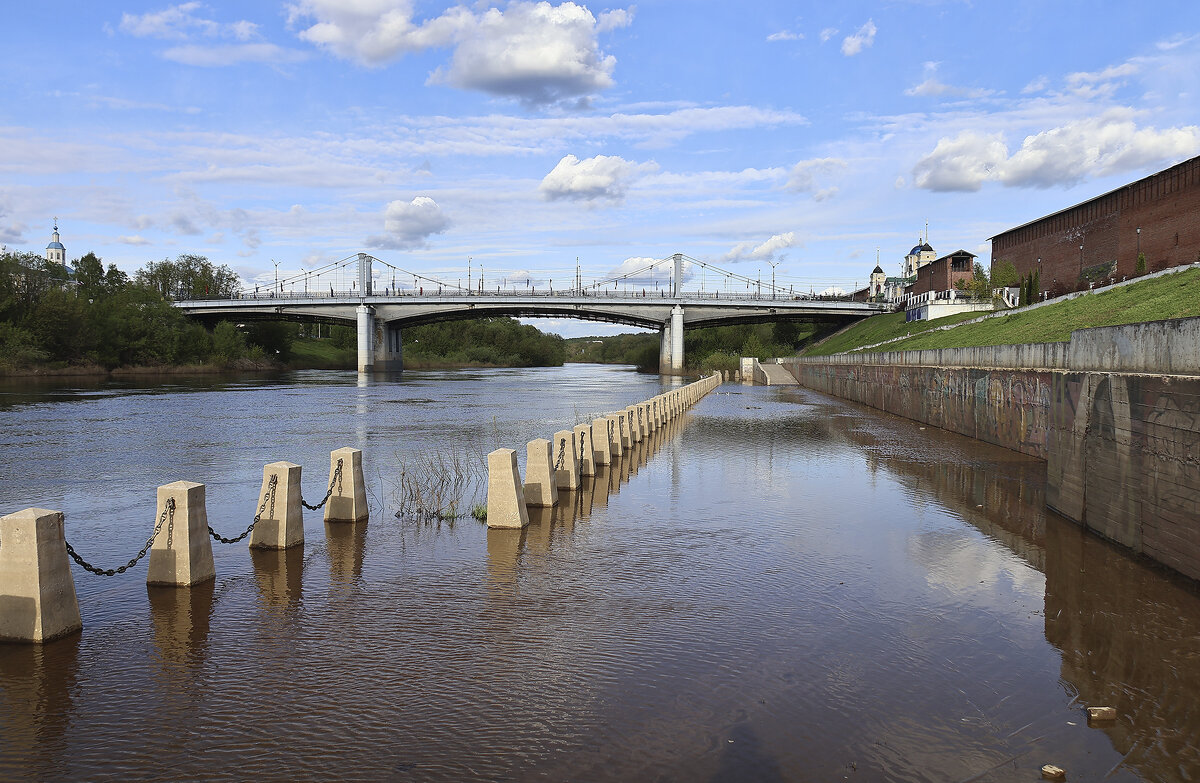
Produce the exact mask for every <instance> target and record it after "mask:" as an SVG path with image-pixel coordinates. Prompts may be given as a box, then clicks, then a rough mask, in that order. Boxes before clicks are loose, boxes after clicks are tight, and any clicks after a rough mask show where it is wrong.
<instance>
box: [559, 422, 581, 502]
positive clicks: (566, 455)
mask: <svg viewBox="0 0 1200 783" xmlns="http://www.w3.org/2000/svg"><path fill="white" fill-rule="evenodd" d="M553 446H554V455H553V456H554V465H555V468H556V469H555V471H554V484H555V486H557V487H558V488H559V489H565V490H568V491H574V490H577V489H579V446H578V445H577V444H576V442H575V433H574V432H572V431H571V430H559V431H558V432H556V433H554V444H553ZM560 453H561V454H562V467H558V465H559V462H558V459H559V454H560Z"/></svg>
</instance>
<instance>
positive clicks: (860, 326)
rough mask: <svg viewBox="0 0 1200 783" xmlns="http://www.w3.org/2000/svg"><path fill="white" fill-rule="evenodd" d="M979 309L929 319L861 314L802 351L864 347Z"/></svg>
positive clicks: (965, 316) (829, 351) (968, 316)
mask: <svg viewBox="0 0 1200 783" xmlns="http://www.w3.org/2000/svg"><path fill="white" fill-rule="evenodd" d="M978 317H979V313H956V314H954V315H948V316H946V317H945V318H936V319H934V320H932V321H908V322H905V320H904V313H902V312H901V313H884V314H882V315H873V316H871V317H870V318H864V319H863V320H861V321H858V322H857V323H855V324H853V325H852V326H849V327H847V328H846V329H844V330H842V331H840V332H838V333H837V334H835V335H833V336H832V337H830V338H829V339H828V340H825V341H824V342H822V343H818V344H816V345H814V346H812V347H811V348H809V349H808V350H806V351H805V352H804V355H805V356H829V355H830V354H834V353H845V352H846V351H853V350H855V349H856V348H863V347H865V346H868V345H875V344H876V343H880V342H883V341H885V340H892V339H895V338H897V337H904V336H906V335H913V334H917V333H919V332H923V331H925V330H927V329H935V328H937V327H939V326H948V325H950V324H955V323H958V322H959V321H966V320H969V319H971V318H978ZM879 350H881V351H887V350H891V347H890V346H888V347H884V348H880V349H879Z"/></svg>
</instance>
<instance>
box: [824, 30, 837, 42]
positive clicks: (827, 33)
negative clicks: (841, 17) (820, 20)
mask: <svg viewBox="0 0 1200 783" xmlns="http://www.w3.org/2000/svg"><path fill="white" fill-rule="evenodd" d="M837 34H838V29H837V28H836V27H826V28H825V29H824V30H822V31H821V43H825V42H826V41H828V40H829V39H830V38H833V37H834V36H835V35H837Z"/></svg>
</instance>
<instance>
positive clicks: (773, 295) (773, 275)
mask: <svg viewBox="0 0 1200 783" xmlns="http://www.w3.org/2000/svg"><path fill="white" fill-rule="evenodd" d="M767 263H768V264H770V265H771V298H772V299H774V298H775V267H777V266H779V265H780V264H782V263H783V261H768V262H767Z"/></svg>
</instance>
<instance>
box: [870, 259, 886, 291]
mask: <svg viewBox="0 0 1200 783" xmlns="http://www.w3.org/2000/svg"><path fill="white" fill-rule="evenodd" d="M885 282H887V274H886V273H884V271H883V267H881V266H880V265H879V264H876V265H875V268H874V269H872V270H871V284H870V285H869V286H868V288H869V290H870V297H871V298H872V299H874V298H875V297H877V296H883V285H884V283H885Z"/></svg>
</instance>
